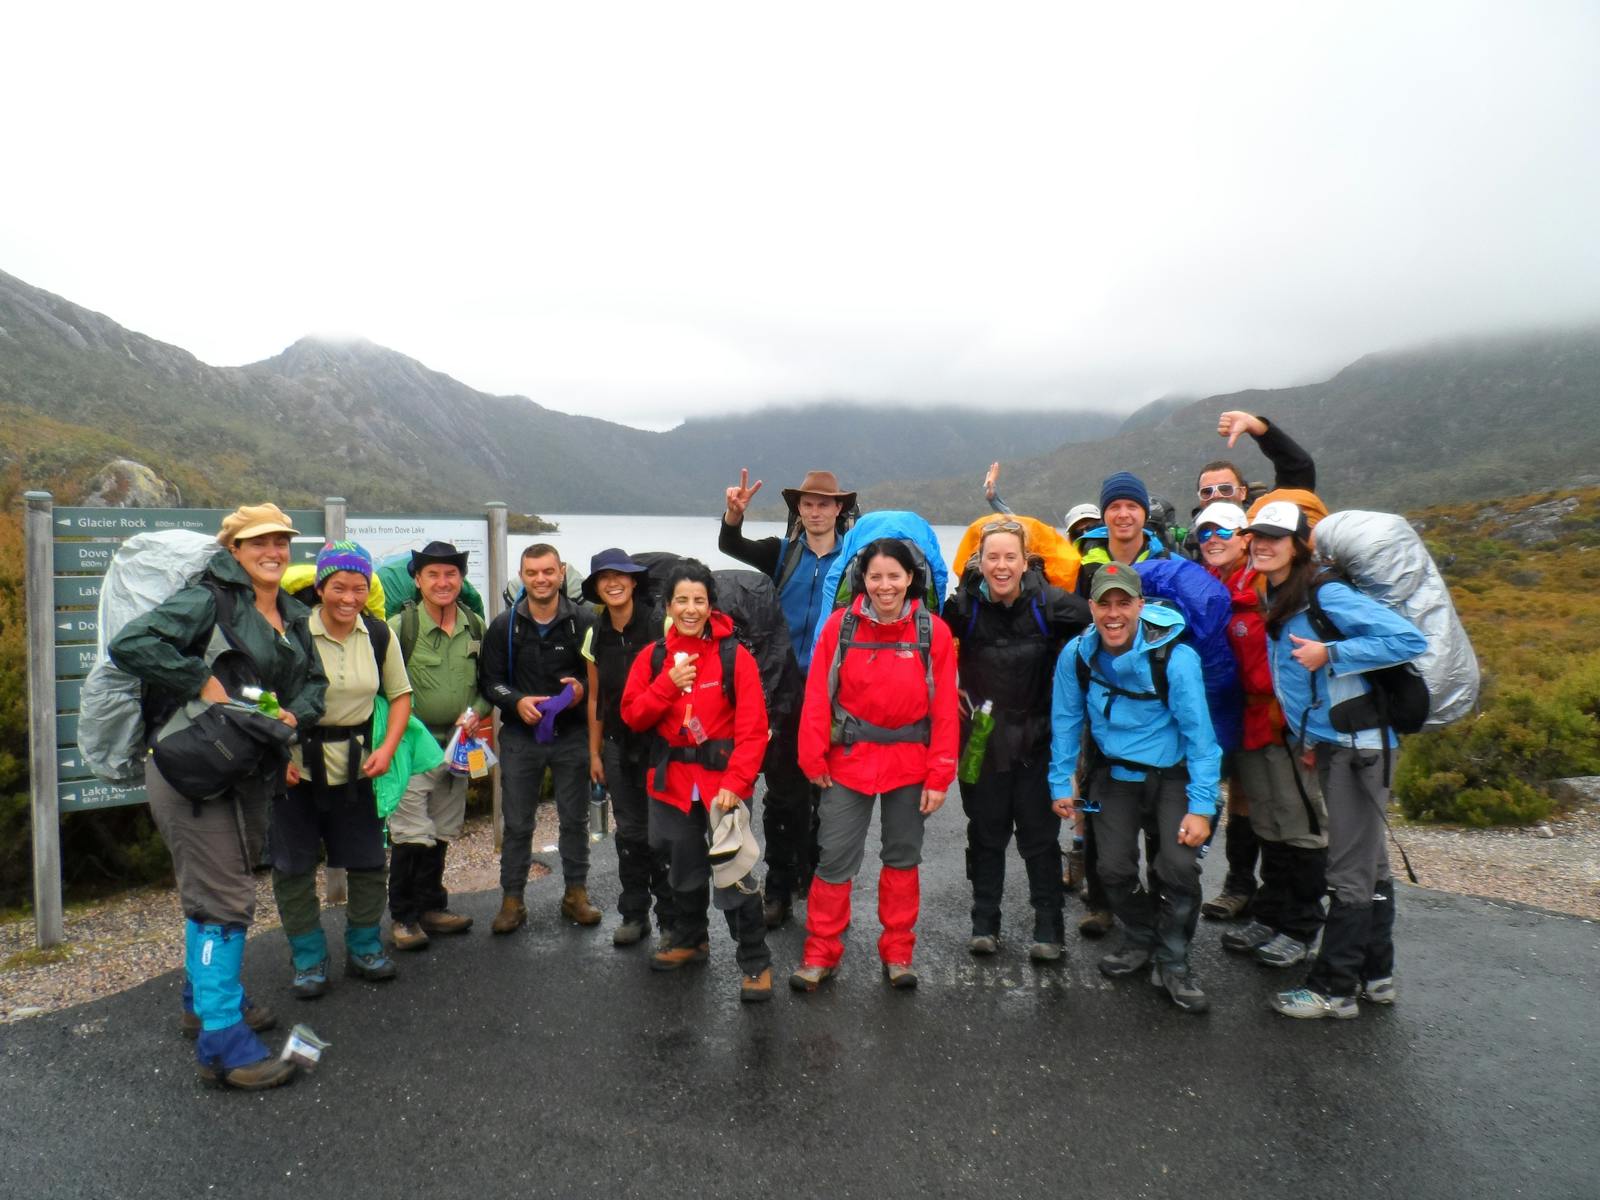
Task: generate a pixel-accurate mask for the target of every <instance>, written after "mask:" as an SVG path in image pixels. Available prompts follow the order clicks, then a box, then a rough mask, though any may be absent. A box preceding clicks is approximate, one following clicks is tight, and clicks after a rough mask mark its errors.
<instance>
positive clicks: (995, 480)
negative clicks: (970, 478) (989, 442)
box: [983, 462, 1000, 500]
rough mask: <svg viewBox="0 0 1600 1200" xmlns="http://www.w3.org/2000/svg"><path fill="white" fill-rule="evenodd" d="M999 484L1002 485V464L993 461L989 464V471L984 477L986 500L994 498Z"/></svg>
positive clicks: (984, 495) (984, 496)
mask: <svg viewBox="0 0 1600 1200" xmlns="http://www.w3.org/2000/svg"><path fill="white" fill-rule="evenodd" d="M999 486H1000V464H999V463H997V462H992V463H990V464H989V471H988V473H987V474H986V475H984V477H983V498H984V499H985V500H993V499H994V489H995V488H997V487H999Z"/></svg>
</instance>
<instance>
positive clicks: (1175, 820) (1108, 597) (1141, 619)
mask: <svg viewBox="0 0 1600 1200" xmlns="http://www.w3.org/2000/svg"><path fill="white" fill-rule="evenodd" d="M1089 610H1090V612H1091V614H1092V615H1093V617H1094V628H1093V629H1089V630H1086V631H1085V632H1084V633H1083V634H1082V635H1081V636H1079V637H1077V638H1074V639H1073V640H1072V641H1070V642H1068V643H1067V645H1066V647H1065V648H1064V649H1063V650H1062V651H1061V657H1060V658H1059V659H1058V660H1057V662H1056V672H1055V691H1054V696H1053V700H1052V704H1051V731H1052V732H1051V746H1050V794H1051V796H1053V797H1054V798H1055V800H1054V804H1053V807H1054V809H1055V811H1056V813H1057V814H1058V815H1060V816H1061V817H1062V818H1063V819H1066V820H1071V819H1072V818H1073V816H1074V813H1075V811H1076V808H1077V804H1078V799H1077V796H1076V795H1075V792H1074V788H1073V773H1074V771H1075V770H1076V769H1077V766H1078V752H1079V749H1080V745H1082V742H1083V739H1082V735H1083V730H1084V723H1085V720H1086V719H1087V722H1088V730H1089V746H1088V749H1089V753H1088V755H1087V761H1086V762H1085V764H1084V781H1085V782H1084V788H1083V790H1084V793H1085V797H1086V798H1085V801H1084V805H1083V807H1084V811H1085V812H1087V813H1088V814H1089V819H1090V821H1092V822H1093V824H1094V836H1095V839H1096V841H1097V843H1098V847H1099V868H1100V878H1101V880H1102V881H1103V883H1104V884H1105V888H1106V893H1107V895H1108V896H1109V897H1110V900H1111V908H1112V911H1113V912H1115V913H1116V915H1117V916H1118V918H1120V919H1121V921H1122V924H1123V926H1124V928H1125V941H1124V944H1123V946H1122V948H1121V949H1120V950H1118V951H1117V952H1116V953H1114V954H1109V955H1107V956H1106V957H1105V958H1102V959H1101V960H1100V972H1101V974H1103V975H1105V976H1107V977H1108V978H1111V979H1118V978H1121V977H1123V976H1126V975H1133V974H1135V973H1136V972H1138V971H1141V970H1143V969H1144V968H1145V967H1146V966H1148V965H1150V964H1151V963H1152V962H1153V963H1154V967H1153V969H1152V972H1151V976H1150V981H1151V982H1152V983H1154V984H1156V985H1157V986H1161V987H1165V988H1166V989H1167V994H1168V995H1169V996H1170V997H1171V998H1172V1001H1173V1003H1174V1004H1176V1005H1177V1006H1178V1007H1179V1008H1181V1009H1183V1010H1184V1011H1185V1012H1194V1013H1199V1012H1204V1011H1205V1010H1206V1008H1207V1007H1209V1002H1208V1001H1207V1000H1206V995H1205V992H1204V991H1202V990H1201V988H1200V984H1199V982H1198V981H1197V980H1196V979H1195V978H1194V975H1193V974H1192V973H1191V972H1190V970H1189V939H1190V937H1191V936H1192V935H1193V925H1194V920H1195V917H1196V915H1197V914H1198V911H1199V904H1200V848H1201V847H1202V846H1204V845H1205V843H1206V839H1207V838H1209V837H1210V836H1211V822H1212V820H1213V819H1214V818H1215V816H1216V812H1217V783H1218V776H1219V774H1220V771H1221V766H1222V751H1221V749H1220V748H1219V747H1218V745H1217V739H1216V736H1215V735H1214V734H1213V732H1212V729H1211V715H1210V710H1209V708H1208V707H1207V705H1206V690H1205V681H1204V679H1203V678H1202V676H1201V670H1200V656H1199V655H1198V654H1197V653H1196V652H1195V651H1194V649H1193V648H1192V647H1190V646H1188V645H1185V644H1183V643H1182V642H1180V641H1179V640H1178V638H1179V635H1180V634H1181V633H1182V632H1183V628H1184V622H1183V615H1182V614H1181V613H1179V612H1178V611H1177V610H1176V609H1173V608H1167V607H1165V606H1163V605H1156V604H1152V605H1149V606H1148V607H1147V606H1146V605H1145V603H1144V591H1143V587H1142V585H1141V584H1140V580H1139V573H1138V572H1137V571H1135V570H1134V569H1133V568H1132V567H1131V566H1128V565H1127V564H1124V563H1117V562H1110V563H1106V564H1105V565H1104V566H1102V567H1101V568H1100V570H1099V571H1098V572H1097V573H1096V574H1095V579H1094V583H1093V585H1092V586H1091V588H1090V591H1089ZM1147 824H1153V825H1154V827H1155V829H1156V831H1157V834H1158V845H1159V847H1160V849H1159V851H1158V852H1157V854H1156V863H1155V872H1156V876H1157V878H1158V879H1159V880H1160V881H1161V896H1160V900H1159V903H1158V902H1157V899H1156V897H1154V896H1152V895H1151V894H1150V892H1149V891H1147V890H1146V889H1145V887H1144V885H1143V883H1142V882H1141V880H1140V878H1139V834H1140V831H1141V829H1143V828H1144V827H1145V826H1146V825H1147Z"/></svg>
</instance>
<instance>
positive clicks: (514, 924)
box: [489, 896, 528, 933]
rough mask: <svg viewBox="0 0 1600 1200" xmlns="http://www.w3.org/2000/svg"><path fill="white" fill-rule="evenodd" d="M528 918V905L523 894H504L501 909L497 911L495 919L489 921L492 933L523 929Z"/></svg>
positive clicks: (512, 931) (513, 931)
mask: <svg viewBox="0 0 1600 1200" xmlns="http://www.w3.org/2000/svg"><path fill="white" fill-rule="evenodd" d="M527 919H528V906H527V905H526V904H524V903H523V902H522V897H521V896H503V897H501V900H500V911H499V912H497V913H495V915H494V920H493V921H491V922H490V923H489V931H490V932H491V933H515V932H516V931H517V930H519V929H521V928H522V926H523V924H524V923H525V922H526V921H527Z"/></svg>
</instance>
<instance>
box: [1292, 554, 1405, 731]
mask: <svg viewBox="0 0 1600 1200" xmlns="http://www.w3.org/2000/svg"><path fill="white" fill-rule="evenodd" d="M1317 597H1318V599H1320V600H1321V601H1322V609H1323V611H1324V612H1326V613H1327V614H1328V617H1329V619H1330V620H1331V621H1332V622H1333V623H1334V624H1335V625H1337V626H1338V627H1339V631H1340V632H1341V633H1343V634H1344V635H1345V636H1344V638H1343V640H1341V641H1337V642H1329V643H1327V646H1328V665H1327V666H1325V667H1319V668H1318V669H1317V670H1315V671H1307V670H1306V669H1305V668H1304V667H1302V666H1301V665H1300V664H1299V663H1297V662H1295V660H1294V657H1293V654H1294V648H1295V643H1294V642H1292V641H1290V640H1289V639H1290V638H1291V637H1299V638H1305V639H1306V640H1307V641H1311V642H1320V641H1321V640H1322V639H1321V638H1320V637H1318V636H1317V632H1316V630H1314V629H1313V628H1312V627H1311V616H1310V614H1309V613H1308V612H1306V611H1304V610H1302V611H1300V612H1298V613H1296V614H1295V615H1294V616H1292V617H1290V618H1289V619H1288V620H1287V621H1285V622H1284V623H1283V628H1281V629H1280V630H1279V631H1278V636H1277V637H1272V636H1271V635H1270V634H1269V635H1268V637H1267V661H1268V663H1269V664H1270V665H1271V667H1272V690H1273V691H1274V692H1276V693H1277V695H1278V704H1279V705H1280V706H1281V707H1282V708H1283V717H1284V720H1285V721H1286V722H1288V726H1289V736H1290V737H1291V738H1293V739H1295V740H1296V741H1298V740H1299V739H1300V737H1301V728H1302V726H1303V727H1304V730H1305V734H1304V737H1305V741H1306V742H1307V743H1308V744H1314V743H1316V742H1328V743H1331V744H1332V745H1335V746H1351V747H1354V748H1356V749H1358V750H1381V749H1382V748H1383V737H1384V735H1385V734H1387V735H1388V738H1389V745H1390V746H1397V745H1399V740H1398V739H1397V738H1396V737H1395V736H1394V733H1393V731H1391V730H1384V729H1363V730H1361V731H1360V732H1359V733H1340V732H1339V731H1338V730H1337V729H1335V728H1334V727H1333V726H1332V725H1331V724H1329V722H1328V710H1329V709H1330V708H1332V707H1333V706H1334V705H1335V704H1340V703H1343V702H1344V701H1346V700H1351V699H1354V698H1355V697H1357V696H1361V695H1364V694H1365V693H1366V692H1367V691H1368V690H1369V689H1368V686H1367V682H1366V680H1364V679H1362V678H1361V673H1362V672H1363V671H1371V670H1374V669H1376V668H1378V667H1392V666H1394V665H1395V664H1397V663H1403V662H1410V661H1411V660H1412V659H1413V658H1416V657H1417V655H1419V654H1421V653H1422V652H1423V651H1424V650H1426V649H1427V648H1428V639H1427V638H1425V637H1423V636H1422V634H1421V632H1420V631H1419V630H1418V629H1417V627H1416V626H1415V625H1413V624H1412V623H1411V622H1410V621H1408V620H1406V619H1405V618H1404V617H1402V616H1401V615H1400V614H1399V613H1397V612H1395V611H1394V610H1393V609H1391V608H1389V607H1387V606H1386V605H1384V604H1381V603H1379V602H1378V601H1376V600H1374V599H1372V597H1370V596H1364V595H1362V594H1361V593H1360V592H1358V591H1357V590H1356V589H1355V588H1353V587H1351V586H1350V585H1349V584H1347V583H1340V582H1338V581H1337V580H1331V581H1329V582H1327V583H1324V584H1323V585H1322V586H1321V587H1320V588H1319V589H1318V590H1317Z"/></svg>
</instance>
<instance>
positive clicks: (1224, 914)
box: [1200, 892, 1250, 921]
mask: <svg viewBox="0 0 1600 1200" xmlns="http://www.w3.org/2000/svg"><path fill="white" fill-rule="evenodd" d="M1249 907H1250V897H1249V896H1241V895H1240V894H1239V893H1238V892H1223V893H1222V894H1221V895H1218V896H1213V897H1211V899H1209V900H1207V901H1206V902H1205V903H1204V904H1202V905H1201V906H1200V915H1201V916H1203V917H1210V918H1211V919H1212V920H1213V921H1237V920H1238V919H1239V918H1240V917H1242V916H1244V910H1245V909H1247V908H1249Z"/></svg>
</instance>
